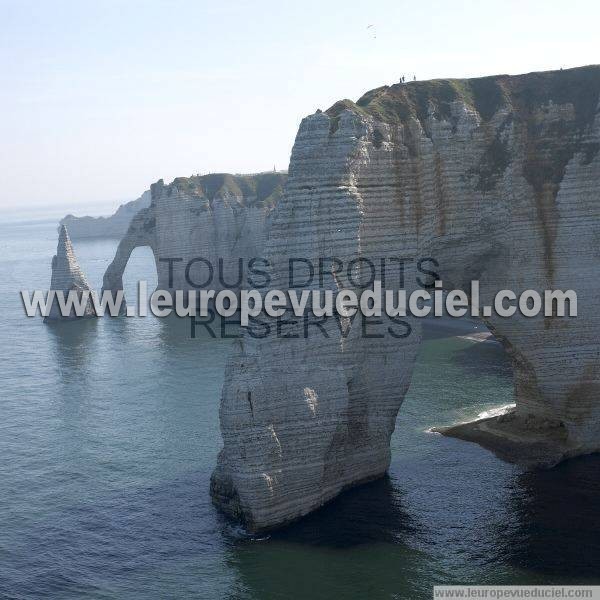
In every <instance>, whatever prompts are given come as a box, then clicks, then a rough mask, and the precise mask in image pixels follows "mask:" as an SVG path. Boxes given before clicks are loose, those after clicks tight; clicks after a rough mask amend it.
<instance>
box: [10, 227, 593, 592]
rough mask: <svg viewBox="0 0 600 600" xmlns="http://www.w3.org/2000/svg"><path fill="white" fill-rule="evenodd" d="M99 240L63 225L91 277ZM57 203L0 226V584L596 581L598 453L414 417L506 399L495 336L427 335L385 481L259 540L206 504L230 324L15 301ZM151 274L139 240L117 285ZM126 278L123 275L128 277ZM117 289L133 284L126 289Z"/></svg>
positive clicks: (42, 264)
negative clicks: (530, 443) (549, 456)
mask: <svg viewBox="0 0 600 600" xmlns="http://www.w3.org/2000/svg"><path fill="white" fill-rule="evenodd" d="M115 247H116V242H114V241H107V240H102V241H93V242H79V243H75V250H76V253H77V255H78V258H79V261H80V264H81V265H82V267H83V268H84V270H85V272H86V274H87V276H88V278H89V280H90V282H91V283H92V284H93V285H94V286H97V287H98V288H99V287H100V284H101V278H102V273H103V271H104V269H105V268H106V266H107V264H108V262H109V261H110V260H111V259H112V256H113V255H114V250H115ZM55 248H56V223H55V222H38V223H35V222H29V223H20V224H19V223H16V224H15V223H13V224H4V225H0V282H2V283H1V288H0V289H1V292H2V294H0V323H1V327H0V344H1V346H0V347H1V348H2V351H3V360H2V366H1V369H0V598H36V599H37V598H57V599H67V598H126V599H136V598H144V599H147V598H209V599H213V598H214V599H220V598H236V599H237V598H240V599H258V598H260V599H263V598H264V599H276V598H277V599H283V598H285V599H288V598H290V599H296V598H298V599H300V598H302V599H304V598H311V599H321V598H323V599H326V598H327V599H329V598H351V599H353V598H356V599H364V598H375V599H377V598H408V599H413V598H416V599H421V598H431V588H432V586H433V585H434V584H452V583H473V584H484V583H485V584H508V583H513V584H516V583H523V584H525V583H527V584H534V583H562V582H573V583H600V566H599V565H600V517H599V514H600V458H599V457H598V456H591V457H585V458H581V459H577V460H572V461H568V462H566V463H564V464H563V465H561V466H559V467H558V468H556V469H554V470H551V471H540V472H526V471H523V470H521V469H519V468H517V467H514V466H511V465H507V464H505V463H503V462H501V461H499V460H498V459H496V458H495V457H494V456H493V455H491V454H490V453H488V452H486V451H485V450H483V449H481V448H479V447H478V446H476V445H473V444H469V443H465V442H461V441H457V440H451V439H446V438H443V437H441V436H437V435H432V434H428V433H426V430H427V428H428V427H430V426H432V425H438V424H444V423H451V422H455V421H457V420H459V419H464V418H467V417H471V416H474V415H476V414H478V413H480V412H482V411H484V410H487V409H489V408H492V407H495V406H499V405H504V404H507V403H509V402H511V400H512V382H511V372H510V367H509V366H508V364H507V363H506V360H505V359H504V357H503V354H502V351H501V350H500V349H499V348H498V347H497V346H495V345H493V344H477V343H474V342H469V341H466V340H463V339H458V338H456V337H454V338H452V337H437V338H436V337H435V336H430V339H429V340H428V341H426V342H425V343H424V344H423V346H422V350H421V354H420V357H419V361H418V364H417V368H416V372H415V374H414V380H413V384H412V387H411V390H410V393H409V394H408V397H407V399H406V402H405V404H404V406H403V408H402V409H401V411H400V415H399V417H398V423H397V427H396V432H395V434H394V437H393V442H392V446H393V462H392V466H391V469H390V474H389V477H388V478H387V479H385V480H381V481H378V482H375V483H373V484H370V485H367V486H364V487H361V488H358V489H355V490H352V491H350V492H348V493H346V494H344V495H343V496H342V497H340V498H339V499H338V500H336V501H334V502H332V503H331V504H329V505H328V506H327V507H325V508H324V509H322V510H321V511H319V512H317V513H315V514H314V515H312V516H310V517H308V518H306V519H304V520H303V521H301V522H299V523H297V524H296V525H293V526H292V527H290V528H288V529H286V530H284V531H281V532H278V533H276V534H273V535H271V536H269V537H267V538H264V539H254V538H251V537H248V536H246V535H245V534H244V532H243V531H241V530H240V529H239V528H237V527H236V526H235V525H233V524H231V523H229V522H228V521H226V520H225V519H224V518H223V517H222V516H221V515H220V514H219V513H217V512H216V511H215V509H214V508H213V507H212V506H211V503H210V498H209V495H208V485H209V477H210V473H211V470H212V468H213V466H214V464H215V461H216V455H217V452H218V450H219V447H220V445H221V440H220V434H219V426H218V402H219V394H220V387H221V383H222V379H223V367H224V363H225V360H226V356H227V353H228V350H229V343H230V342H229V341H228V340H220V339H211V338H210V337H208V336H207V335H204V336H201V337H199V338H197V339H191V338H190V335H189V326H188V324H187V323H186V322H182V321H177V320H176V321H172V320H164V319H163V320H161V319H155V318H152V317H149V318H146V319H101V320H94V321H87V322H79V323H66V324H61V325H58V326H48V325H44V324H43V323H42V321H41V319H39V318H36V319H28V318H26V317H25V316H24V312H23V309H22V307H21V303H20V299H19V296H18V290H20V289H36V288H39V289H47V287H48V286H49V281H50V260H51V257H52V255H53V254H54V251H55ZM139 278H146V279H148V280H149V281H155V272H154V267H153V261H152V255H151V253H150V251H149V250H148V249H138V250H136V252H135V253H134V256H133V258H132V261H131V263H130V265H129V266H128V269H127V272H126V276H125V282H126V288H129V289H130V290H132V289H133V286H134V282H135V281H136V280H137V279H139ZM130 293H131V292H130ZM130 297H131V296H130Z"/></svg>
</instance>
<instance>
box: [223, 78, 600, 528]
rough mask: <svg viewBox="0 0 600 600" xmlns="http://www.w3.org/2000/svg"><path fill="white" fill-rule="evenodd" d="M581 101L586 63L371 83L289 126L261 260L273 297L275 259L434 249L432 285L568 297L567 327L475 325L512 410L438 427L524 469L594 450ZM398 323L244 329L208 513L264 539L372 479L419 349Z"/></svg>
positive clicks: (595, 351)
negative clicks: (281, 188) (571, 295)
mask: <svg viewBox="0 0 600 600" xmlns="http://www.w3.org/2000/svg"><path fill="white" fill-rule="evenodd" d="M599 93H600V68H598V67H587V68H583V69H575V70H571V71H560V72H551V73H541V74H540V73H537V74H535V73H534V74H530V75H524V76H518V77H509V76H499V77H490V78H483V79H477V80H460V81H459V80H443V81H431V82H415V83H409V84H403V85H402V84H401V85H396V86H392V87H391V88H388V87H384V88H379V89H377V90H373V91H372V92H369V93H368V94H366V95H365V96H364V97H363V98H361V99H360V100H359V101H358V102H357V103H356V104H355V103H353V102H351V101H343V102H340V103H338V104H336V105H334V107H332V109H330V110H329V111H327V113H322V112H318V113H317V114H315V115H312V116H310V117H307V118H306V119H304V120H303V122H302V124H301V126H300V130H299V132H298V135H297V137H296V142H295V145H294V148H293V151H292V157H291V162H290V170H289V180H288V184H287V189H286V194H285V196H284V199H283V200H282V201H281V202H280V204H279V205H278V208H277V210H276V211H275V215H274V218H273V225H272V229H271V236H270V239H269V241H268V243H267V247H266V251H265V256H266V257H267V258H268V259H269V260H270V261H271V264H272V273H271V274H272V284H271V286H272V287H273V288H274V289H283V290H285V289H287V287H289V286H288V285H287V275H288V260H289V258H291V257H298V256H302V257H303V258H306V259H309V260H312V261H313V262H314V263H315V264H316V263H317V262H318V259H319V258H322V257H331V256H334V257H337V258H339V259H341V260H342V261H343V262H344V263H345V264H347V263H348V262H350V261H351V260H353V259H356V258H357V257H368V258H376V257H381V256H383V257H390V256H396V257H405V258H407V259H410V260H411V261H413V264H414V263H415V261H417V260H418V259H419V257H435V259H436V260H437V262H438V264H439V268H438V272H439V273H440V275H441V278H442V280H443V282H444V285H445V286H446V287H447V288H450V289H464V290H465V291H467V290H468V289H469V282H470V281H471V280H473V279H477V280H479V281H480V284H481V292H480V293H481V303H482V305H484V304H487V305H490V304H492V298H493V296H494V295H495V293H496V292H497V291H499V290H501V289H511V290H514V291H515V292H516V293H520V292H522V291H523V290H525V289H536V290H544V289H547V288H553V289H575V290H576V291H577V294H578V308H579V316H578V317H577V318H574V319H558V318H544V317H542V316H540V317H539V318H525V317H521V316H515V317H513V318H510V319H501V318H499V317H490V318H488V319H486V323H487V324H488V326H489V327H490V329H491V330H492V331H493V332H494V334H495V335H496V336H497V338H498V339H499V340H500V341H501V342H502V343H503V345H504V347H505V348H506V350H507V351H508V353H509V354H510V356H511V359H512V362H513V366H514V369H515V398H516V403H517V404H516V411H515V413H514V414H513V415H511V416H508V417H503V418H499V419H496V420H495V421H493V422H489V423H487V424H485V426H484V427H483V428H479V430H476V429H471V430H468V429H467V428H463V429H462V430H458V431H456V430H455V431H454V433H455V434H456V435H460V436H461V437H466V438H468V439H474V440H476V441H479V442H481V443H483V444H485V445H487V446H488V447H493V448H495V449H496V450H498V451H499V452H501V453H503V454H504V456H505V457H509V458H512V459H514V460H519V461H523V462H526V463H535V464H552V463H555V462H557V461H558V460H561V459H562V458H565V457H567V456H573V455H577V454H582V453H586V452H591V451H595V450H598V449H599V448H600V402H598V396H599V394H600V345H599V342H598V340H599V338H600V315H599V314H598V312H597V311H594V307H597V300H596V298H597V295H598V292H599V291H600V290H599V287H598V286H599V284H598V282H597V281H595V279H594V277H592V276H591V273H592V272H593V271H594V269H597V265H598V261H599V259H600V246H599V244H598V240H599V239H600V222H599V221H598V206H599V197H598V194H599V192H598V190H599V184H600V154H599V152H598V150H599V149H600V115H599V112H598V110H599ZM395 275H398V273H396V274H395ZM391 276H394V274H392V275H391ZM314 285H317V284H314ZM320 287H321V288H329V289H332V290H333V291H334V292H335V291H336V290H338V289H341V288H352V287H355V286H353V285H352V282H350V281H348V280H347V278H344V276H343V275H342V276H336V277H331V278H329V279H328V281H327V282H325V283H324V285H323V286H320ZM388 287H389V286H388ZM415 287H416V281H415V278H414V277H410V278H407V281H406V285H405V289H407V292H409V293H410V291H411V290H412V289H414V288H415ZM407 320H408V321H409V322H410V324H411V326H412V327H413V334H412V335H410V336H408V337H406V338H402V339H397V338H393V337H391V336H386V337H385V338H384V339H372V338H365V337H364V336H362V335H361V332H360V328H359V327H356V326H354V325H352V326H351V327H350V329H349V333H348V335H347V336H344V335H342V333H341V332H340V329H339V328H338V327H337V325H336V324H335V323H333V322H329V323H328V324H327V325H325V328H326V329H327V332H328V333H329V337H327V338H325V337H323V336H319V337H315V336H313V337H309V338H308V339H304V338H303V337H302V336H301V335H300V337H299V338H298V339H282V338H281V337H279V336H277V335H276V334H275V333H274V332H275V331H276V329H275V328H273V330H272V332H271V334H270V335H268V336H267V337H266V338H264V339H255V338H252V337H250V336H246V337H244V338H243V339H242V341H241V343H240V344H239V346H238V348H237V350H236V352H235V353H234V354H233V355H232V357H231V358H230V361H229V365H228V368H227V372H226V381H225V385H224V388H223V395H222V400H221V411H220V417H221V430H222V434H223V441H224V447H223V450H222V451H221V453H220V455H219V460H218V465H217V468H216V470H215V472H214V474H213V479H212V484H211V488H212V495H213V499H214V501H215V503H216V504H217V505H218V506H219V507H220V508H222V509H223V510H224V511H225V512H227V513H229V514H231V515H233V516H235V517H237V518H240V519H242V520H243V521H244V522H245V523H246V525H247V526H248V527H249V528H250V529H253V530H262V529H269V528H272V527H276V526H279V525H281V524H283V523H287V522H289V521H292V520H294V519H297V518H298V517H300V516H302V515H304V514H306V513H308V512H310V511H311V510H314V509H315V508H317V507H319V506H321V505H322V504H323V503H324V502H326V501H328V500H330V499H331V498H333V497H335V496H336V495H337V494H338V493H340V492H341V491H342V490H343V489H345V488H347V487H348V486H352V485H356V484H358V483H361V482H363V481H367V480H369V479H373V478H376V477H380V476H381V475H382V474H383V473H385V471H386V469H387V468H388V465H389V461H390V450H389V439H390V436H391V433H392V432H393V429H394V427H395V422H396V415H397V413H398V410H399V408H400V405H401V403H402V400H403V398H404V394H405V393H406V390H407V389H408V386H409V384H410V375H411V371H412V366H413V364H414V360H415V356H416V351H417V348H418V345H419V337H420V335H419V330H420V323H419V322H418V320H417V319H407ZM301 327H302V325H300V324H298V325H296V326H290V327H289V328H288V329H289V331H290V332H292V333H299V332H301Z"/></svg>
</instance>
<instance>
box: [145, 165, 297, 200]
mask: <svg viewBox="0 0 600 600" xmlns="http://www.w3.org/2000/svg"><path fill="white" fill-rule="evenodd" d="M286 179H287V173H286V172H277V171H268V172H265V173H256V174H252V175H232V174H230V173H210V174H208V175H194V176H192V177H177V178H175V179H174V180H173V181H172V182H171V183H170V184H168V185H165V184H164V182H163V180H162V179H160V180H159V181H158V182H157V183H155V184H153V185H152V188H151V189H152V198H153V199H154V198H156V197H158V195H163V194H166V195H171V194H172V193H173V191H174V190H175V189H177V190H178V191H179V192H183V193H185V194H187V195H190V196H196V197H202V198H206V199H208V201H209V202H210V203H212V201H213V200H214V199H215V198H218V197H222V196H226V195H231V196H235V197H236V198H238V199H239V201H240V202H241V204H246V202H248V203H252V204H259V205H264V206H273V205H274V204H275V203H276V202H277V201H278V200H279V198H280V197H281V195H282V193H283V186H284V185H285V181H286Z"/></svg>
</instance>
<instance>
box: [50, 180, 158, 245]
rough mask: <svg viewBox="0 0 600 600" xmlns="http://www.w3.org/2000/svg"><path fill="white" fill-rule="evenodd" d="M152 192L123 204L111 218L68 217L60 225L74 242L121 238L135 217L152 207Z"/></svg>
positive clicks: (146, 192)
mask: <svg viewBox="0 0 600 600" xmlns="http://www.w3.org/2000/svg"><path fill="white" fill-rule="evenodd" d="M150 200H151V197H150V190H146V191H145V192H144V193H143V194H142V195H141V196H140V197H139V198H138V199H137V200H132V201H131V202H127V203H126V204H122V205H121V206H119V208H118V209H117V210H116V212H115V213H114V214H113V215H111V216H110V217H75V216H73V215H67V216H66V217H65V218H64V219H62V220H61V222H60V224H61V225H65V226H66V227H67V228H68V229H69V232H70V236H71V238H72V239H74V240H78V239H85V238H98V237H102V238H121V237H123V236H124V235H125V233H126V232H127V229H128V228H129V225H130V223H131V220H132V219H133V217H135V215H136V214H137V213H138V212H139V211H140V210H142V209H143V208H147V207H148V206H150Z"/></svg>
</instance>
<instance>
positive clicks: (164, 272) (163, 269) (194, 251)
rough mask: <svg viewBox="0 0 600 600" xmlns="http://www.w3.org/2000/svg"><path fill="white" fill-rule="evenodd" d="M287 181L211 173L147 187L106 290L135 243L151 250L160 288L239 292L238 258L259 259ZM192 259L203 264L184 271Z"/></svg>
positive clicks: (116, 281) (116, 282)
mask: <svg viewBox="0 0 600 600" xmlns="http://www.w3.org/2000/svg"><path fill="white" fill-rule="evenodd" d="M286 177H287V175H286V174H285V173H276V172H268V173H258V174H255V175H230V174H226V173H215V174H211V175H202V176H197V177H178V178H177V179H175V180H174V181H173V182H172V183H171V184H169V185H165V184H164V182H163V180H162V179H161V180H160V181H158V182H157V183H155V184H153V185H152V186H151V197H152V201H151V204H150V206H149V207H147V208H145V209H142V210H141V211H139V212H138V213H137V215H136V216H135V217H134V218H133V219H132V221H131V224H130V226H129V228H128V230H127V233H126V234H125V236H124V237H123V239H122V240H121V242H120V243H119V246H118V248H117V252H116V255H115V258H114V260H113V262H112V263H111V264H110V265H109V267H108V269H107V270H106V273H105V274H104V283H103V287H104V289H106V290H111V291H113V292H116V291H117V290H120V289H122V288H123V272H124V271H125V267H126V266H127V261H128V260H129V257H130V255H131V252H132V251H133V250H134V248H136V247H138V246H149V247H150V248H151V249H152V252H153V253H154V258H155V261H156V268H157V273H158V289H162V290H171V289H182V290H189V289H193V288H194V286H198V287H208V288H211V289H215V290H219V289H222V288H227V287H229V288H236V287H238V286H239V285H240V282H239V277H238V274H239V273H240V265H239V260H240V259H242V260H245V261H247V260H248V259H251V258H254V257H259V256H261V253H262V249H263V246H264V243H265V238H266V231H267V228H268V225H269V221H270V215H271V212H272V210H273V207H274V206H275V205H276V204H277V202H278V201H279V199H280V197H281V194H282V190H283V185H284V183H285V180H286ZM197 258H202V259H203V261H196V262H193V263H192V264H191V265H190V266H189V268H188V263H190V261H192V260H193V259H197ZM170 259H174V260H170ZM219 260H221V261H222V269H221V273H222V277H219ZM204 261H206V262H204ZM207 262H209V263H210V264H211V266H212V269H213V271H212V277H211V272H210V267H209V266H208V265H207ZM189 282H191V283H192V284H193V285H191V284H190V283H189ZM222 282H225V283H226V284H227V285H223V283H222Z"/></svg>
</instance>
